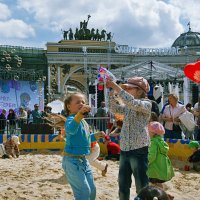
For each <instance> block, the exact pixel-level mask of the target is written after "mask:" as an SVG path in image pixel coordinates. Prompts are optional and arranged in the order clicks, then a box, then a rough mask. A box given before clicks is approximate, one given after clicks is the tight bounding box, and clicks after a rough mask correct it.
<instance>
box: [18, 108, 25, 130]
mask: <svg viewBox="0 0 200 200" xmlns="http://www.w3.org/2000/svg"><path fill="white" fill-rule="evenodd" d="M18 119H19V128H21V127H22V125H23V124H26V123H27V112H26V110H24V108H23V107H20V108H19V117H18Z"/></svg>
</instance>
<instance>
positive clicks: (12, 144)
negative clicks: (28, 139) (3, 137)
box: [2, 135, 20, 158]
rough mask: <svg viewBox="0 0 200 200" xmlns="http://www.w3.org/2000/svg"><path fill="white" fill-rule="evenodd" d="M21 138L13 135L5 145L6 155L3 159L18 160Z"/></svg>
mask: <svg viewBox="0 0 200 200" xmlns="http://www.w3.org/2000/svg"><path fill="white" fill-rule="evenodd" d="M19 144H20V142H19V137H18V136H16V135H13V136H12V137H11V138H10V139H8V140H7V141H6V142H5V143H4V148H5V154H4V155H3V156H2V158H12V157H13V158H18V157H19Z"/></svg>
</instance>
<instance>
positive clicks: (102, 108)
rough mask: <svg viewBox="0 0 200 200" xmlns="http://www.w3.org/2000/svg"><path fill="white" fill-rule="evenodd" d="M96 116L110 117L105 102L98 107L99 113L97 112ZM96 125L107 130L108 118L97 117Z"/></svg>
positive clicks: (102, 129) (99, 128)
mask: <svg viewBox="0 0 200 200" xmlns="http://www.w3.org/2000/svg"><path fill="white" fill-rule="evenodd" d="M95 117H97V118H98V117H108V114H107V111H106V107H105V102H104V101H102V102H101V106H100V107H99V108H98V109H97V113H96V114H95ZM96 126H97V129H98V130H101V131H104V132H106V129H107V119H97V120H96Z"/></svg>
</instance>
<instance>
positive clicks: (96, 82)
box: [94, 80, 98, 111]
mask: <svg viewBox="0 0 200 200" xmlns="http://www.w3.org/2000/svg"><path fill="white" fill-rule="evenodd" d="M94 84H95V109H96V111H97V100H98V99H97V90H98V88H97V84H98V81H97V80H95V83H94Z"/></svg>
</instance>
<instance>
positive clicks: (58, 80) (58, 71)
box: [57, 65, 60, 93]
mask: <svg viewBox="0 0 200 200" xmlns="http://www.w3.org/2000/svg"><path fill="white" fill-rule="evenodd" d="M57 84H58V93H60V65H58V66H57Z"/></svg>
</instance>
